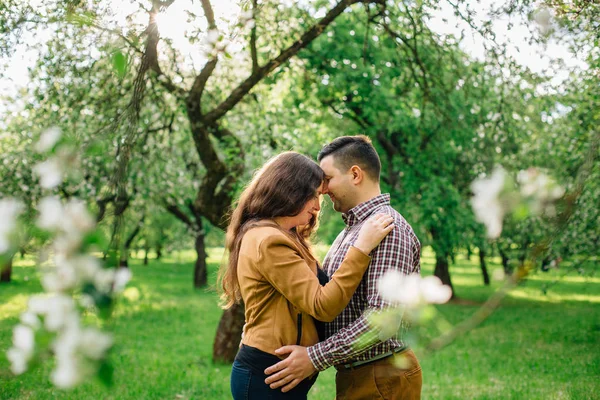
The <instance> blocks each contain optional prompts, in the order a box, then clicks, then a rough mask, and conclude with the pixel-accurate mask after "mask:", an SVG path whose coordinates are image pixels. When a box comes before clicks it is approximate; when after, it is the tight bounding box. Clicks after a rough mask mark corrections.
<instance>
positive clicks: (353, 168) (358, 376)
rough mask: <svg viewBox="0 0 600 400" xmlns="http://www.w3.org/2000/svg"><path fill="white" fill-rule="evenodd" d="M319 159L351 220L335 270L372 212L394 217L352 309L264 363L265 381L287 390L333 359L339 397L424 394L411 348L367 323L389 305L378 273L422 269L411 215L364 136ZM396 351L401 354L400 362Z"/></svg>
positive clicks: (331, 260) (332, 259)
mask: <svg viewBox="0 0 600 400" xmlns="http://www.w3.org/2000/svg"><path fill="white" fill-rule="evenodd" d="M317 159H318V160H319V162H320V164H321V168H322V169H323V171H325V175H326V183H327V188H326V190H325V191H324V192H323V193H327V194H329V197H330V198H331V201H332V202H333V208H334V209H335V210H336V211H338V212H341V213H342V217H343V218H344V221H345V223H346V229H344V230H343V231H342V232H341V233H340V234H339V235H338V237H337V239H336V240H335V242H334V243H333V245H332V246H331V249H330V250H329V252H328V253H327V256H326V257H325V260H324V262H323V268H324V270H325V272H326V273H327V275H329V276H331V275H333V273H334V272H335V271H336V270H337V268H338V267H339V266H340V264H341V262H342V261H343V259H344V256H345V255H346V252H347V251H348V249H349V247H350V246H351V244H352V243H353V242H354V241H355V240H356V237H357V235H358V232H359V230H360V227H361V225H362V223H363V222H364V221H366V220H367V219H368V217H369V216H370V215H373V214H375V213H376V212H378V213H385V214H389V215H392V216H393V217H394V224H395V225H396V227H395V228H394V230H393V231H392V232H391V233H390V234H389V235H388V236H387V237H386V238H385V239H384V240H383V241H382V242H381V244H380V245H379V246H378V247H377V248H376V249H375V250H374V251H373V252H372V253H371V258H372V259H371V264H370V265H369V269H368V270H367V272H366V273H365V275H364V277H363V280H362V282H361V284H360V286H359V287H358V289H357V290H356V292H355V293H354V296H353V297H352V299H351V301H350V303H349V304H348V306H347V307H346V309H345V310H344V311H343V312H342V313H341V314H340V315H339V316H338V317H337V318H336V319H335V320H334V321H333V322H331V323H328V324H326V334H327V335H328V336H329V338H328V339H327V340H325V341H323V342H320V343H318V344H316V345H314V346H311V347H308V348H306V347H301V346H284V347H282V348H280V349H278V350H277V353H278V354H280V355H282V356H283V355H286V354H289V356H288V357H287V358H286V359H285V360H283V361H281V362H279V363H277V364H275V365H274V366H272V367H270V368H268V369H266V370H265V373H266V374H267V375H271V374H272V375H271V376H269V377H268V378H267V379H266V380H265V382H266V383H267V384H271V388H281V389H282V391H284V392H286V391H288V390H290V389H291V388H293V387H294V386H296V385H297V384H298V383H299V382H300V381H302V379H304V378H306V377H308V376H310V375H312V374H314V373H315V372H316V371H322V370H325V369H326V368H328V367H330V366H334V367H335V368H336V369H337V374H336V399H419V398H420V395H421V381H422V375H421V367H420V366H419V362H418V361H417V359H416V357H415V355H414V353H413V352H412V350H410V349H408V348H407V347H406V345H405V344H404V343H403V342H402V341H401V340H399V339H398V338H396V337H391V338H390V337H387V338H386V337H384V335H383V332H381V331H380V330H378V329H377V328H376V327H374V326H372V325H371V324H369V322H368V317H369V315H371V314H374V313H377V312H379V311H381V310H383V309H385V308H386V307H389V306H390V304H389V303H386V302H385V300H383V299H382V298H381V296H380V295H379V293H378V291H377V283H378V280H379V279H380V278H381V276H383V274H384V273H385V272H386V271H388V270H390V269H394V270H398V271H400V272H402V273H404V274H407V275H408V274H413V273H419V272H420V261H419V258H420V251H421V244H420V243H419V240H418V239H417V237H416V236H415V234H414V232H413V229H412V228H411V226H410V225H409V224H408V223H407V222H406V220H405V219H404V218H403V217H402V216H401V215H400V214H399V213H398V212H396V211H395V210H394V209H393V208H392V207H391V206H390V196H389V194H381V189H380V186H379V174H380V170H381V163H380V161H379V156H378V155H377V152H376V151H375V148H374V147H373V145H372V144H371V141H370V139H369V138H368V137H366V136H362V135H361V136H343V137H339V138H337V139H335V140H334V141H333V142H331V143H330V144H328V145H326V146H325V147H324V148H323V149H322V150H321V152H320V153H319V155H318V157H317ZM398 355H400V356H401V357H400V358H401V359H402V360H403V363H402V366H401V367H398V362H397V361H398V358H399V357H397V356H398Z"/></svg>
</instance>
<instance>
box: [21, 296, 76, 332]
mask: <svg viewBox="0 0 600 400" xmlns="http://www.w3.org/2000/svg"><path fill="white" fill-rule="evenodd" d="M29 311H31V312H34V313H36V314H38V315H41V316H43V317H44V318H43V320H44V327H45V328H46V329H47V330H48V331H50V332H56V331H58V330H60V329H63V328H64V327H65V326H71V325H77V324H78V323H79V317H78V315H79V314H78V313H77V310H76V308H75V302H74V301H73V299H72V298H71V297H70V296H67V295H64V294H60V293H56V294H52V295H50V296H43V295H37V296H33V297H31V298H30V299H29Z"/></svg>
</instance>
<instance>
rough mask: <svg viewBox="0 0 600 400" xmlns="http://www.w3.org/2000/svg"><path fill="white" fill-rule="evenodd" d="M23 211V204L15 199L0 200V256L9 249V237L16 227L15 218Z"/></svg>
mask: <svg viewBox="0 0 600 400" xmlns="http://www.w3.org/2000/svg"><path fill="white" fill-rule="evenodd" d="M22 211H23V203H21V202H20V201H18V200H16V199H10V198H8V199H0V221H2V223H0V254H1V253H6V252H7V251H8V250H9V249H10V248H11V240H10V236H11V235H12V234H13V231H14V230H15V228H16V226H17V217H18V216H19V214H20V213H21V212H22Z"/></svg>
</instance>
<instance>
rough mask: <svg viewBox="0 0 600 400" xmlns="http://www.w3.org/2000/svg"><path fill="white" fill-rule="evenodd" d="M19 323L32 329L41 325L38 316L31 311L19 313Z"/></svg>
mask: <svg viewBox="0 0 600 400" xmlns="http://www.w3.org/2000/svg"><path fill="white" fill-rule="evenodd" d="M21 323H22V324H24V325H27V326H29V327H31V328H33V329H39V328H40V327H41V326H42V324H41V322H40V319H39V318H38V316H37V315H35V314H34V313H32V312H31V311H26V312H24V313H23V314H21Z"/></svg>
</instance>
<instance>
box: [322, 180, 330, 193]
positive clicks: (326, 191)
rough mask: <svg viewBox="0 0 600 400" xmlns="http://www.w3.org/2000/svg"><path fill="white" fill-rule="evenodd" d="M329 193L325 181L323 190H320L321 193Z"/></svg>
mask: <svg viewBox="0 0 600 400" xmlns="http://www.w3.org/2000/svg"><path fill="white" fill-rule="evenodd" d="M327 193H329V184H328V183H327V181H325V182H323V191H322V192H321V194H327Z"/></svg>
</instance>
